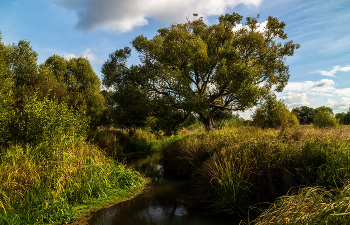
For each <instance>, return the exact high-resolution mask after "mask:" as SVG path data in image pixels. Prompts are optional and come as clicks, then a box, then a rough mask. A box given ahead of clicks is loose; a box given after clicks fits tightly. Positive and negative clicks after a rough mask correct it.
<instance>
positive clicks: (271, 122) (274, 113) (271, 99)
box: [252, 95, 299, 128]
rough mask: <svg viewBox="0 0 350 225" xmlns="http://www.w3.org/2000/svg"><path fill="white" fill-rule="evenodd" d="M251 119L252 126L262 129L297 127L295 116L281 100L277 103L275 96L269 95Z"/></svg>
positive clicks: (297, 122)
mask: <svg viewBox="0 0 350 225" xmlns="http://www.w3.org/2000/svg"><path fill="white" fill-rule="evenodd" d="M252 118H253V124H255V125H257V126H260V127H263V128H265V127H270V128H279V127H280V126H282V125H284V126H292V127H293V126H298V125H299V121H298V119H297V118H296V116H295V115H294V114H293V113H291V112H290V111H289V109H288V108H287V106H286V105H285V104H284V103H283V101H282V100H279V101H277V99H276V96H275V95H269V96H268V97H267V98H266V100H265V102H264V103H263V104H262V105H261V106H260V107H259V108H257V109H256V111H255V112H254V114H253V116H252Z"/></svg>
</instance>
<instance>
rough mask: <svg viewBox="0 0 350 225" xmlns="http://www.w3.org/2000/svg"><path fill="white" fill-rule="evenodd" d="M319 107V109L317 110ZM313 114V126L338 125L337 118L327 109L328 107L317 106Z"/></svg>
mask: <svg viewBox="0 0 350 225" xmlns="http://www.w3.org/2000/svg"><path fill="white" fill-rule="evenodd" d="M317 109H319V110H317ZM317 109H316V110H317V112H316V114H315V116H314V122H313V124H314V126H315V127H318V128H324V127H336V126H338V125H339V119H337V118H335V117H334V116H333V115H332V113H333V110H329V107H324V106H323V107H319V108H317Z"/></svg>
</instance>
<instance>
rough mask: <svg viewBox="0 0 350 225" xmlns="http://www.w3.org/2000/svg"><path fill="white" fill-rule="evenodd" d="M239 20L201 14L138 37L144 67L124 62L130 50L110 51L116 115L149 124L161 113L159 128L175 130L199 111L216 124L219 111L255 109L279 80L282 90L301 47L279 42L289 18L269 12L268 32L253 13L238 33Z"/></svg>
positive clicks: (107, 81) (107, 78)
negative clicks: (213, 19)
mask: <svg viewBox="0 0 350 225" xmlns="http://www.w3.org/2000/svg"><path fill="white" fill-rule="evenodd" d="M241 19H242V16H240V15H238V14H236V13H233V14H232V15H229V14H226V15H222V16H220V17H219V23H218V24H214V25H211V26H208V25H207V24H205V23H204V21H203V20H202V18H198V19H196V20H194V21H188V22H187V23H184V24H174V25H172V26H171V27H168V28H161V29H159V30H158V34H157V35H156V36H155V37H153V38H152V39H147V38H146V37H144V36H142V35H141V36H138V37H136V38H135V39H134V40H133V42H132V44H133V47H134V48H135V49H136V50H137V52H138V53H140V55H141V56H140V58H141V62H142V64H141V65H138V66H131V67H129V68H128V67H127V66H126V61H127V58H128V57H129V56H130V53H131V50H130V48H127V47H125V48H124V49H121V50H117V51H115V52H114V53H112V54H110V56H109V59H108V60H107V61H106V62H105V64H104V65H103V67H102V73H103V74H104V78H103V83H104V85H106V86H108V87H113V88H115V96H114V98H113V99H114V100H115V103H116V107H117V108H119V109H118V110H117V111H116V113H117V114H118V115H121V118H124V121H122V120H119V121H120V122H121V123H124V124H125V126H127V127H130V126H143V125H144V123H145V121H146V120H147V118H148V117H155V118H157V123H159V126H156V128H159V129H163V128H164V127H168V128H172V129H174V128H176V127H181V126H178V125H176V124H180V123H182V122H184V121H185V120H186V119H187V117H188V116H190V115H192V114H195V115H198V116H199V117H200V118H201V121H202V122H203V123H204V124H205V126H206V127H207V129H208V130H212V129H213V126H214V122H213V117H214V114H215V113H216V112H217V111H219V110H222V111H226V110H229V111H236V110H245V109H247V108H250V107H252V106H254V105H256V104H257V103H258V101H259V99H260V98H262V97H264V96H265V95H266V94H267V93H269V92H270V90H271V87H272V86H273V85H275V87H276V88H275V91H282V90H283V88H284V86H285V85H286V84H287V81H288V79H289V70H288V66H287V65H286V64H285V57H286V56H292V55H293V53H294V50H295V49H297V48H299V45H298V44H293V42H292V41H289V42H287V43H285V44H284V45H282V44H281V43H278V42H277V40H281V39H282V40H284V39H286V38H287V35H286V34H285V33H284V27H285V23H284V22H279V21H278V19H277V18H273V17H269V18H268V23H267V27H266V29H265V31H264V32H262V33H261V32H258V31H257V27H256V23H257V20H256V19H255V18H247V23H246V24H247V25H248V27H249V29H244V28H243V29H241V30H239V31H236V32H233V28H234V27H235V26H237V25H238V24H239V23H240V21H241ZM241 49H245V50H244V51H242V50H241ZM262 82H264V85H261V84H262ZM125 118H126V119H125ZM129 118H130V119H129Z"/></svg>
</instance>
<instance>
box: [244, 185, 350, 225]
mask: <svg viewBox="0 0 350 225" xmlns="http://www.w3.org/2000/svg"><path fill="white" fill-rule="evenodd" d="M349 198H350V185H349V184H347V185H345V186H344V187H343V188H341V189H340V190H339V189H334V190H331V191H328V190H326V189H325V188H320V187H306V188H303V189H301V190H299V191H298V193H297V194H292V195H287V196H283V197H281V198H279V199H278V200H277V201H276V202H275V203H274V204H273V205H272V206H271V207H270V208H269V209H268V210H266V211H264V212H263V213H262V215H260V216H259V217H258V218H257V219H255V220H254V221H253V222H252V223H249V224H255V225H267V224H289V225H326V224H327V225H339V224H348V223H349V219H350V210H349V200H350V199H349Z"/></svg>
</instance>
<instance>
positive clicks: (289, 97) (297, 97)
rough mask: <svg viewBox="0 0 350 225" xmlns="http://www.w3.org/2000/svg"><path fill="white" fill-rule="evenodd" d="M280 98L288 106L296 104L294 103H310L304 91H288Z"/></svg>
mask: <svg viewBox="0 0 350 225" xmlns="http://www.w3.org/2000/svg"><path fill="white" fill-rule="evenodd" d="M282 99H283V100H284V102H285V103H286V104H287V105H288V106H290V107H292V106H296V105H308V104H310V103H309V101H308V99H307V96H306V93H301V94H298V93H294V92H288V93H287V94H286V95H285V96H283V97H282Z"/></svg>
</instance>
